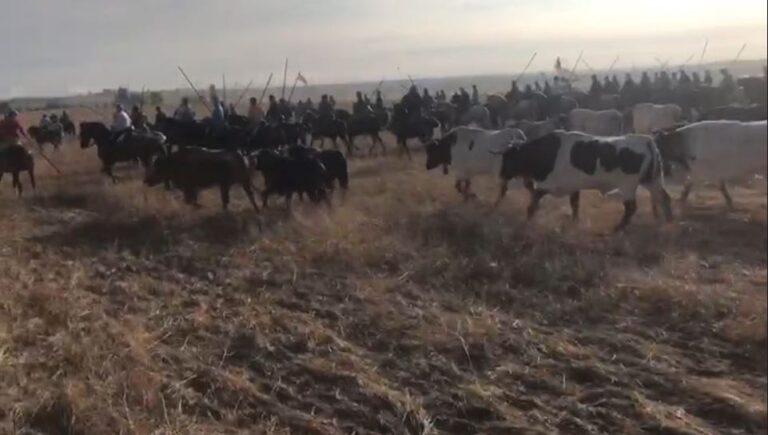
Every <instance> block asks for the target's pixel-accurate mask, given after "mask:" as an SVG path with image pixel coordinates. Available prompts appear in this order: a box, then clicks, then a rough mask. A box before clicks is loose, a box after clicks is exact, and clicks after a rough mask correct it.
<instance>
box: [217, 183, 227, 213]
mask: <svg viewBox="0 0 768 435" xmlns="http://www.w3.org/2000/svg"><path fill="white" fill-rule="evenodd" d="M219 189H220V191H221V208H222V209H223V210H227V207H229V184H226V183H225V184H222V185H220V186H219Z"/></svg>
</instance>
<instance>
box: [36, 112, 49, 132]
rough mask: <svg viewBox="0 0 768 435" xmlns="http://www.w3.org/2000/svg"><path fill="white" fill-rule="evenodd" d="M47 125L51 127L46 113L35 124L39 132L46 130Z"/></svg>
mask: <svg viewBox="0 0 768 435" xmlns="http://www.w3.org/2000/svg"><path fill="white" fill-rule="evenodd" d="M49 125H51V120H50V119H48V114H47V113H43V116H42V118H40V122H39V123H38V124H37V126H38V127H40V130H48V126H49Z"/></svg>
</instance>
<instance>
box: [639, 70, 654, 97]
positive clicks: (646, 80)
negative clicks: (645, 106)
mask: <svg viewBox="0 0 768 435" xmlns="http://www.w3.org/2000/svg"><path fill="white" fill-rule="evenodd" d="M640 87H641V88H642V89H643V91H644V92H650V90H651V88H652V87H653V83H651V77H650V76H649V75H648V71H643V75H642V76H641V77H640Z"/></svg>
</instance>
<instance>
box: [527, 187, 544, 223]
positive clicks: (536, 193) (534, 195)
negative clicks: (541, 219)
mask: <svg viewBox="0 0 768 435" xmlns="http://www.w3.org/2000/svg"><path fill="white" fill-rule="evenodd" d="M546 195H547V191H546V190H541V189H534V190H533V191H532V192H531V203H530V204H529V205H528V219H533V216H534V215H535V214H536V211H538V210H539V202H541V198H543V197H544V196H546Z"/></svg>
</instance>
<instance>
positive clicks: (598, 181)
mask: <svg viewBox="0 0 768 435" xmlns="http://www.w3.org/2000/svg"><path fill="white" fill-rule="evenodd" d="M515 177H521V178H522V179H524V180H525V184H526V187H527V188H528V189H529V191H530V192H531V203H530V205H529V207H528V217H529V218H531V217H533V215H534V214H535V213H536V210H537V209H538V206H539V201H540V200H541V198H542V197H543V196H545V195H547V194H552V195H555V196H564V195H570V198H571V209H572V211H573V218H574V219H577V218H578V215H579V192H580V191H581V190H598V191H600V192H602V193H608V192H611V191H614V190H617V191H618V192H619V194H620V195H621V197H622V198H623V200H624V216H623V218H622V219H621V223H619V225H618V226H617V227H616V230H617V231H618V230H621V229H623V228H624V227H625V226H626V225H627V224H628V223H629V221H630V220H631V218H632V215H634V213H635V211H636V210H637V203H636V201H635V194H636V191H637V187H638V186H640V185H642V186H644V187H645V188H647V189H648V190H649V191H650V192H651V197H652V203H653V212H654V215H656V214H657V209H656V206H657V204H658V203H661V205H662V208H663V209H664V212H665V215H666V217H667V220H671V219H672V208H671V205H670V202H671V201H670V199H669V195H668V194H667V192H666V190H665V188H664V177H663V173H662V161H661V156H660V154H659V150H658V148H657V147H656V144H655V143H654V141H653V138H651V137H650V136H640V135H629V136H614V137H600V136H593V135H589V134H585V133H580V132H567V131H563V130H558V131H555V132H554V133H551V134H549V135H546V136H544V137H541V138H539V139H534V140H531V141H528V142H525V143H523V144H517V145H515V146H513V147H510V148H509V149H508V150H507V151H505V152H504V157H503V160H502V167H501V178H502V180H503V182H502V186H501V192H500V194H499V201H501V199H502V198H503V197H504V195H505V194H506V191H507V182H508V181H509V180H510V179H512V178H515Z"/></svg>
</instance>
